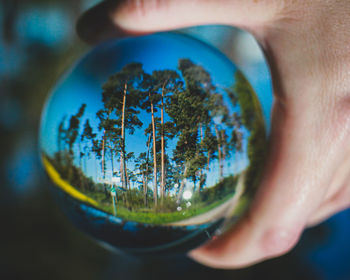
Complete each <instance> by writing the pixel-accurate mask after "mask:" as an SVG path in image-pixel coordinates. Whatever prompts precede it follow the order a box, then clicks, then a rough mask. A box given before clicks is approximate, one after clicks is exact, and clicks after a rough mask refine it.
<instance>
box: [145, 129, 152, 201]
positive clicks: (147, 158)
mask: <svg viewBox="0 0 350 280" xmlns="http://www.w3.org/2000/svg"><path fill="white" fill-rule="evenodd" d="M151 136H152V134H151V133H150V134H149V136H148V141H147V155H146V175H145V181H146V183H145V188H144V190H143V193H144V196H145V199H144V200H145V202H146V206H147V204H148V201H147V186H148V167H149V166H148V163H149V152H150V145H151Z"/></svg>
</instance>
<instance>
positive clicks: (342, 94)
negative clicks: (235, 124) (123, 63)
mask: <svg viewBox="0 0 350 280" xmlns="http://www.w3.org/2000/svg"><path fill="white" fill-rule="evenodd" d="M115 4H116V2H115V1H109V2H108V3H107V2H106V4H103V5H104V6H103V5H101V6H100V7H101V8H100V10H98V11H99V13H100V16H101V15H102V16H105V17H106V14H103V13H104V12H106V11H108V13H109V17H110V19H111V20H112V22H113V23H114V26H113V27H111V25H110V28H106V27H105V26H104V24H103V23H101V22H100V21H99V20H101V17H100V19H98V17H96V22H91V23H90V27H91V26H92V25H94V24H95V29H94V30H93V31H92V32H90V33H89V34H88V35H89V36H88V37H86V39H88V40H90V41H95V40H99V39H101V38H105V37H108V36H119V35H120V34H121V33H136V34H137V33H149V32H155V31H162V30H170V29H176V28H181V27H186V26H193V25H202V24H225V25H234V26H237V27H240V28H243V29H245V30H247V31H249V32H250V33H252V34H253V35H254V36H255V38H256V39H257V40H258V42H259V43H260V44H261V46H262V48H263V50H264V52H265V54H266V57H267V60H268V63H269V65H270V69H271V74H272V80H273V86H274V95H275V101H274V106H273V112H272V124H271V127H272V130H271V135H270V153H269V156H268V160H267V164H266V167H265V171H264V177H263V180H262V182H261V186H260V188H259V191H258V193H257V195H256V198H255V200H254V201H253V204H252V207H251V208H250V210H249V212H248V213H247V215H246V216H245V218H244V219H243V220H242V221H241V222H240V223H239V224H238V225H237V226H236V227H235V228H234V229H232V230H231V231H229V232H227V233H226V234H224V235H223V236H221V237H220V238H218V239H216V240H214V241H211V242H209V243H208V244H206V245H205V246H203V247H201V248H199V249H196V250H194V251H192V252H191V253H190V255H191V256H192V258H194V259H195V260H197V261H198V262H200V263H202V264H205V265H208V266H212V267H217V268H235V267H242V266H247V265H251V264H253V263H256V262H259V261H262V260H264V259H268V258H271V257H275V256H279V255H281V254H284V253H286V252H287V251H289V250H290V249H291V248H292V247H293V246H294V245H295V244H296V242H297V240H298V238H299V236H300V234H301V232H302V231H303V229H304V228H305V227H308V226H311V225H314V224H317V223H319V222H321V221H322V220H324V219H326V218H328V217H329V216H331V215H333V214H334V213H336V212H338V211H341V210H343V209H345V208H347V207H349V206H350V187H349V186H348V181H349V179H350V172H349V171H350V145H349V143H350V141H349V140H350V48H349V46H350V5H349V3H348V0H339V1H335V0H334V1H331V0H327V1H322V0H318V1H316V0H315V1H303V0H284V1H282V0H280V1H278V0H269V1H264V0H231V1H230V0H173V1H172V0H169V1H166V0H143V1H142V0H138V1H137V0H135V1H124V2H118V4H117V5H115ZM102 7H104V8H102ZM96 11H97V10H95V12H96ZM88 25H89V24H88ZM99 28H100V29H99ZM117 30H119V31H118V32H119V33H118V32H117ZM78 31H79V25H78ZM96 31H100V32H96ZM80 32H83V33H84V30H83V29H82V31H81V30H80ZM111 33H112V35H111ZM85 34H86V33H85ZM94 34H97V36H100V37H96V35H94ZM101 34H102V35H101ZM83 37H84V36H83Z"/></svg>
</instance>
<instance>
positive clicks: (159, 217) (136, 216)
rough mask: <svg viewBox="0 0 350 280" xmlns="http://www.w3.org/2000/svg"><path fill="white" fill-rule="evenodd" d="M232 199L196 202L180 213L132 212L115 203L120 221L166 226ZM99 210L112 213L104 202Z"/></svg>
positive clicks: (150, 210)
mask: <svg viewBox="0 0 350 280" xmlns="http://www.w3.org/2000/svg"><path fill="white" fill-rule="evenodd" d="M98 196H99V197H96V195H95V196H94V198H95V199H96V200H97V201H101V200H100V199H101V198H102V197H104V195H103V194H102V193H101V194H99V195H98ZM232 197H233V194H231V195H227V196H226V197H224V198H223V199H221V200H218V201H215V202H213V203H210V204H206V203H204V202H198V203H197V204H192V205H191V206H190V207H189V208H185V209H184V210H181V211H176V212H166V213H164V212H161V210H159V211H157V212H156V211H154V210H152V209H147V210H148V211H149V212H145V211H144V210H143V211H137V210H136V211H135V210H134V211H133V210H131V211H130V210H129V209H128V208H126V207H123V206H121V205H118V203H117V207H116V209H117V216H118V217H119V218H121V219H124V220H128V221H134V222H138V223H147V224H168V223H174V222H178V221H182V220H185V219H189V218H192V217H195V216H198V215H201V214H204V213H207V212H208V211H210V210H212V209H214V208H216V207H217V206H219V205H221V204H222V203H225V202H226V201H228V200H229V199H231V198H232ZM99 208H100V209H101V210H104V211H105V212H108V213H113V205H111V204H110V203H106V202H102V201H101V202H100V203H99Z"/></svg>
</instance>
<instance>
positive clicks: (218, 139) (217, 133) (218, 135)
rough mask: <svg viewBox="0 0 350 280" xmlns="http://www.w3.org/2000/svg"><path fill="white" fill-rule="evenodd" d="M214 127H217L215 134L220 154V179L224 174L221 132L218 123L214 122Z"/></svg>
mask: <svg viewBox="0 0 350 280" xmlns="http://www.w3.org/2000/svg"><path fill="white" fill-rule="evenodd" d="M214 128H215V135H216V139H217V141H218V155H219V168H220V180H221V178H222V175H223V172H222V171H223V168H222V155H221V144H220V142H221V141H220V133H219V130H218V127H217V125H216V124H214Z"/></svg>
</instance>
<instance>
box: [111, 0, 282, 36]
mask: <svg viewBox="0 0 350 280" xmlns="http://www.w3.org/2000/svg"><path fill="white" fill-rule="evenodd" d="M277 2H278V1H257V0H249V1H248V0H233V1H232V0H231V1H228V0H131V1H125V2H123V3H122V4H120V5H119V6H118V8H117V9H116V10H115V11H112V13H111V14H110V15H111V17H112V20H113V22H114V23H115V24H116V25H117V26H120V27H122V28H124V29H126V30H130V31H145V32H149V31H161V30H168V29H175V28H182V27H186V26H191V25H203V24H227V25H236V26H238V27H242V28H247V29H249V28H251V27H254V26H260V25H262V24H264V23H267V22H268V21H270V20H271V19H272V18H273V17H274V16H275V15H276V13H277V10H278V7H279V5H277Z"/></svg>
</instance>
